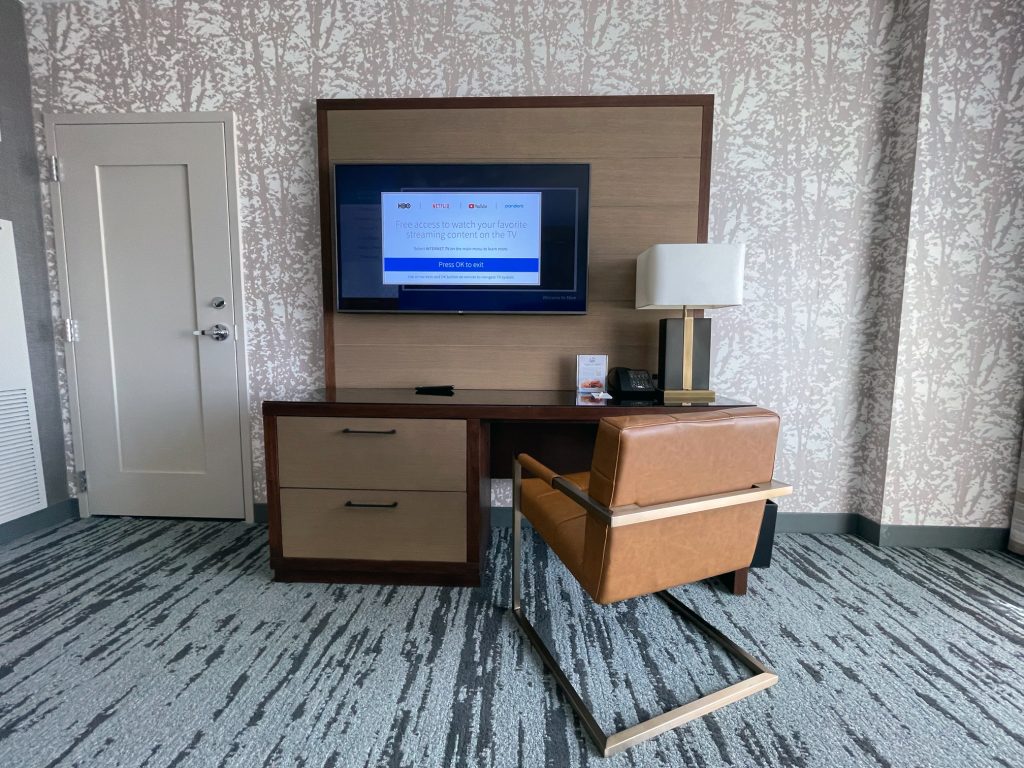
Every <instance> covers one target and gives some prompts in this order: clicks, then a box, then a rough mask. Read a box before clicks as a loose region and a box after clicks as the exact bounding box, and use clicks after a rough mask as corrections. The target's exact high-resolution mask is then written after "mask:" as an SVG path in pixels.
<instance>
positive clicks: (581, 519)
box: [519, 472, 590, 578]
mask: <svg viewBox="0 0 1024 768" xmlns="http://www.w3.org/2000/svg"><path fill="white" fill-rule="evenodd" d="M562 477H564V478H565V479H566V480H569V481H571V482H573V483H575V484H576V485H578V486H579V487H580V488H582V489H583V492H584V493H586V492H587V490H588V489H589V488H590V473H589V472H574V473H572V474H569V475H562ZM519 503H520V508H521V509H522V512H523V516H524V517H526V519H527V520H529V521H530V525H532V526H533V527H534V528H536V529H537V532H538V533H540V535H541V536H542V537H543V538H544V541H546V542H547V543H548V546H550V547H551V549H553V550H554V552H555V554H556V555H558V557H559V559H560V560H561V561H562V562H563V563H565V565H566V567H567V568H568V569H569V570H570V571H571V572H572V573H573V574H574V575H575V576H576V578H580V571H581V568H582V565H583V543H584V538H585V535H586V525H587V513H586V510H584V509H583V507H581V506H580V505H579V504H577V503H576V502H574V501H573V500H572V499H570V498H569V497H568V496H566V495H565V494H564V493H562V492H561V491H558V490H555V489H554V488H552V487H551V486H550V485H548V484H547V483H545V482H544V481H543V480H541V479H540V478H537V477H531V478H527V479H525V480H523V484H522V486H521V490H520V498H519Z"/></svg>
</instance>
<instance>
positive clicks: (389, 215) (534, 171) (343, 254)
mask: <svg viewBox="0 0 1024 768" xmlns="http://www.w3.org/2000/svg"><path fill="white" fill-rule="evenodd" d="M333 170H334V187H333V189H334V230H335V231H334V243H335V256H336V259H337V261H336V266H337V269H336V270H335V274H336V277H337V286H336V290H337V293H336V295H337V309H338V310H339V311H341V312H455V313H462V312H504V313H511V312H526V313H575V314H583V313H585V312H586V309H587V228H588V218H589V208H590V166H589V165H587V164H582V163H559V164H526V163H516V164H508V163H501V164H495V163H489V164H468V163H466V164H458V165H451V164H437V165H428V164H417V165H406V164H386V165H382V164H376V165H374V164H349V163H338V164H335V165H334V169H333Z"/></svg>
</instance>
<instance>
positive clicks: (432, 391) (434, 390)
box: [416, 384, 455, 397]
mask: <svg viewBox="0 0 1024 768" xmlns="http://www.w3.org/2000/svg"><path fill="white" fill-rule="evenodd" d="M416 394H417V395H440V396H442V397H454V396H455V385H454V384H442V385H440V386H436V387H416Z"/></svg>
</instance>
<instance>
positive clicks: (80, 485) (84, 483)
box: [75, 469, 89, 493]
mask: <svg viewBox="0 0 1024 768" xmlns="http://www.w3.org/2000/svg"><path fill="white" fill-rule="evenodd" d="M75 489H76V490H77V491H78V492H79V493H85V492H86V491H88V490H89V480H88V478H87V477H86V476H85V470H84V469H80V470H78V471H77V472H75Z"/></svg>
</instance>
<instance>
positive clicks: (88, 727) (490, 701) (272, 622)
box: [0, 519, 1024, 768]
mask: <svg viewBox="0 0 1024 768" xmlns="http://www.w3.org/2000/svg"><path fill="white" fill-rule="evenodd" d="M509 533H510V532H509V531H508V530H507V529H506V530H500V531H496V532H495V536H494V540H493V542H492V546H491V550H490V563H491V567H490V569H489V572H488V576H487V579H486V584H485V586H484V588H483V589H480V590H473V589H449V588H432V587H428V588H423V587H373V586H356V585H319V584H275V583H273V582H271V581H270V572H269V569H268V565H267V548H266V529H265V528H263V527H262V526H245V525H242V524H237V523H209V522H184V521H167V520H137V519H94V520H88V521H82V522H77V523H73V524H71V525H67V526H64V527H62V528H59V529H56V530H54V531H50V532H46V533H41V534H38V535H35V536H30V537H26V538H23V539H20V540H18V541H16V542H13V543H11V544H8V545H5V546H3V547H0V600H2V603H0V765H2V766H4V767H5V768H6V767H7V766H18V768H34V767H35V766H64V765H68V766H90V767H92V766H114V765H118V766H161V767H166V766H186V765H188V766H221V765H223V766H246V767H249V766H259V765H282V766H292V765H294V766H328V765H336V766H346V767H348V766H363V765H366V766H416V767H417V768H419V767H421V766H424V767H428V766H444V768H448V767H449V766H488V767H490V766H545V765H546V766H598V765H600V766H608V767H609V768H611V767H613V766H615V767H617V766H624V765H639V766H684V765H694V766H720V765H744V766H746V765H750V766H753V765H759V766H760V765H792V766H829V767H831V766H873V765H881V766H989V765H991V766H1018V765H1020V764H1021V757H1022V755H1024V679H1022V674H1021V669H1022V662H1024V649H1022V645H1024V609H1022V605H1024V560H1021V559H1020V558H1017V557H1015V556H1013V555H1009V554H1003V553H994V552H985V553H982V552H969V551H951V550H901V549H886V550H882V549H877V548H875V547H873V546H871V545H869V544H866V543H864V542H861V541H859V540H857V539H855V538H852V537H847V536H810V535H789V536H781V537H779V541H778V545H777V548H776V555H775V562H774V563H773V565H772V568H771V569H770V570H768V571H760V572H756V573H755V574H753V575H752V578H751V589H750V593H749V594H748V595H747V596H746V597H733V596H732V595H730V594H728V593H726V592H725V591H724V590H723V589H722V588H720V587H718V586H715V585H711V584H698V585H691V586H688V587H684V588H682V589H678V590H676V591H675V593H676V594H677V595H678V596H679V597H680V598H681V599H682V600H683V601H684V602H686V603H687V604H688V605H691V606H693V607H694V608H696V610H697V611H698V612H699V613H701V614H702V615H704V616H705V617H706V618H707V619H709V620H710V621H711V623H713V624H715V625H717V626H719V627H720V628H722V629H723V630H724V631H726V634H730V635H731V636H732V637H733V638H734V639H736V640H737V641H738V642H739V643H740V644H741V645H743V646H745V647H746V648H747V649H748V650H750V651H751V652H752V653H753V654H754V655H755V656H757V657H759V658H761V659H763V660H765V661H767V662H768V663H769V664H770V665H772V666H774V668H775V669H776V671H778V673H779V675H780V678H781V680H780V682H779V684H778V685H776V686H775V687H774V688H771V689H769V690H768V691H765V692H762V693H758V694H755V695H754V696H752V697H751V698H748V699H746V700H744V701H743V702H740V703H739V704H736V705H734V706H731V707H727V708H726V709H724V710H720V711H718V712H716V713H714V714H712V715H710V716H708V717H705V718H702V719H701V720H698V721H696V722H694V723H692V724H690V725H689V726H687V727H685V728H683V729H679V730H676V731H672V732H669V733H667V734H665V735H663V736H661V737H659V738H657V739H655V740H654V741H651V742H647V743H646V744H642V745H640V746H638V747H636V748H634V749H632V750H630V751H628V752H626V753H624V754H622V755H619V756H616V757H614V758H610V759H607V760H605V759H603V758H601V757H599V756H598V755H597V753H596V752H595V751H594V749H593V748H592V747H591V746H590V744H589V743H588V742H587V741H586V739H585V738H584V736H583V734H582V732H581V731H580V730H579V728H578V726H577V724H576V721H575V720H574V718H573V717H572V714H571V711H570V710H569V708H568V706H567V705H566V704H565V703H564V702H563V701H562V700H561V699H560V698H559V696H558V695H557V694H556V693H555V690H554V686H553V684H552V682H551V680H550V679H549V678H548V676H547V675H546V674H545V673H544V671H543V669H542V667H541V665H540V662H539V661H538V659H537V658H536V656H535V655H534V654H533V652H532V650H530V649H529V647H528V646H527V644H526V642H525V641H524V640H523V638H522V637H521V636H520V635H519V632H518V630H517V628H516V627H515V625H514V623H513V622H512V621H511V619H510V617H509V616H508V614H507V613H506V612H505V611H504V610H502V609H501V608H499V607H496V605H495V604H496V603H500V604H504V603H506V602H507V599H508V586H507V574H508V569H509V562H508V554H509V541H510V539H509ZM534 554H536V555H537V556H538V557H540V558H541V559H542V560H543V558H544V552H543V550H538V551H536V552H535V551H534V548H533V547H531V546H528V547H527V555H529V556H533V555H534ZM542 574H543V580H542V584H543V587H544V588H543V589H542V590H541V594H540V595H539V596H538V598H537V601H536V603H537V604H536V605H534V606H533V607H532V608H531V609H530V610H531V612H532V614H533V615H534V617H535V620H536V621H537V622H538V623H539V624H540V626H541V629H542V631H544V632H546V633H547V634H548V635H550V636H552V637H551V639H552V641H553V642H554V643H555V645H556V646H557V649H558V652H559V653H560V654H562V655H563V658H564V659H566V660H567V664H566V666H569V667H570V668H571V669H572V671H573V672H572V673H573V676H574V677H575V679H576V681H577V682H578V684H579V687H580V688H581V689H582V690H583V692H584V695H585V697H586V698H588V699H590V700H592V701H594V702H595V705H596V707H597V711H598V719H599V720H600V721H601V722H602V724H603V725H604V726H605V727H606V728H610V727H621V726H624V725H630V724H632V723H634V722H636V721H637V720H638V719H640V718H642V717H647V716H649V715H650V714H653V713H655V712H656V711H658V708H659V707H663V706H672V705H674V704H678V703H680V702H681V701H683V700H687V699H689V698H692V697H694V696H696V695H699V694H700V693H703V692H706V691H708V690H712V689H714V688H715V687H721V686H723V685H725V684H727V683H728V682H730V681H732V680H735V679H738V677H739V675H740V672H739V671H738V670H737V669H736V668H735V666H734V665H732V664H730V663H729V662H728V660H727V658H726V657H725V656H724V655H723V654H721V653H720V652H717V651H715V650H713V649H709V647H708V646H707V644H706V643H705V642H704V641H703V640H702V639H701V637H700V636H699V635H697V636H693V635H690V634H687V633H685V632H684V631H682V630H681V627H680V625H679V624H677V623H676V620H675V619H674V618H672V615H671V614H670V613H669V612H668V611H667V609H666V608H665V606H664V605H662V604H661V603H660V601H657V600H653V599H647V600H635V601H629V602H626V603H621V604H618V605H615V606H609V607H606V608H603V609H597V608H595V607H594V606H593V604H591V603H590V602H589V601H588V600H586V599H585V598H584V597H583V596H582V594H581V593H580V591H579V589H578V588H577V587H576V586H575V584H574V583H573V582H572V581H571V578H569V577H568V576H567V574H566V572H565V571H564V569H563V568H562V567H561V565H560V564H559V563H557V561H556V562H554V563H548V564H547V565H545V566H544V568H543V569H542ZM527 586H528V588H529V589H531V590H532V589H533V587H532V585H529V584H528V585H527ZM534 592H535V591H534ZM535 594H536V592H535Z"/></svg>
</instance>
